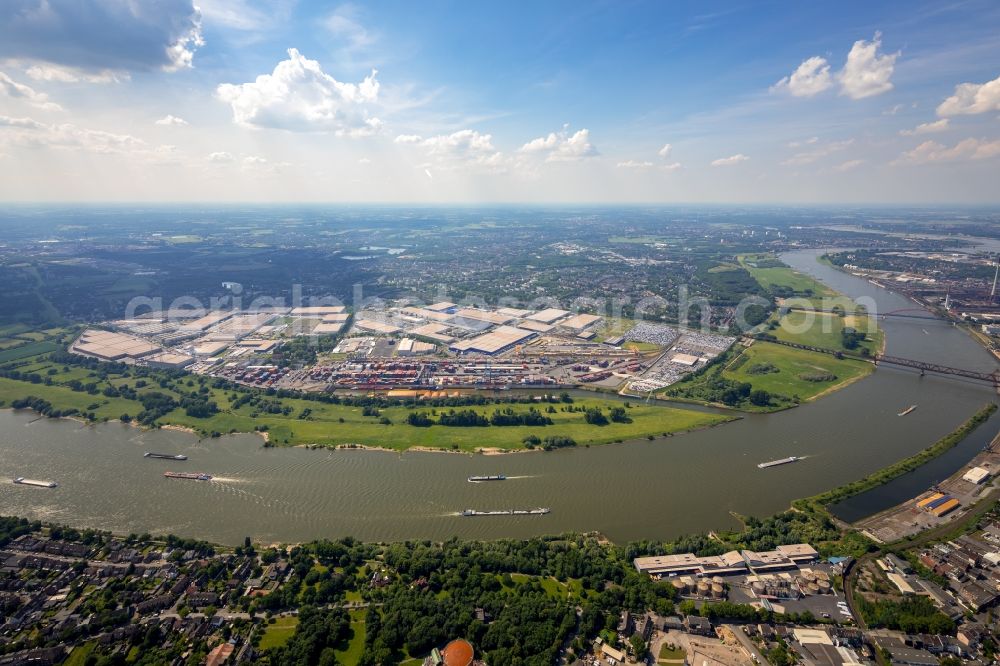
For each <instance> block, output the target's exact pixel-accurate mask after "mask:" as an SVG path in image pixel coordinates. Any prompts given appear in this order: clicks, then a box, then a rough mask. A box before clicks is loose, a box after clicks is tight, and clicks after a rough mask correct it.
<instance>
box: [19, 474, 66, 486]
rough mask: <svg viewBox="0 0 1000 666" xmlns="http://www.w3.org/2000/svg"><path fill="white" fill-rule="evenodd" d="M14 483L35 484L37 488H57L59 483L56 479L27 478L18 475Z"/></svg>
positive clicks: (21, 484)
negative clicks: (39, 479)
mask: <svg viewBox="0 0 1000 666" xmlns="http://www.w3.org/2000/svg"><path fill="white" fill-rule="evenodd" d="M14 483H16V484H18V485H20V486H35V487H36V488H55V487H56V486H58V485H59V484H58V483H56V482H55V481H38V480H37V479H26V478H24V477H23V476H19V477H16V478H15V479H14Z"/></svg>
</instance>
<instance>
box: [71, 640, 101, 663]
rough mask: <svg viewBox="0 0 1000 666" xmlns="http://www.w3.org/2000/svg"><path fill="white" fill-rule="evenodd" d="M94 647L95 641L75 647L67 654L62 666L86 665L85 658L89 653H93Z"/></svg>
mask: <svg viewBox="0 0 1000 666" xmlns="http://www.w3.org/2000/svg"><path fill="white" fill-rule="evenodd" d="M96 646H97V641H88V642H86V643H83V644H82V645H77V646H76V647H75V648H73V651H72V652H70V653H69V657H67V658H66V661H64V662H63V666H84V665H85V664H86V663H87V657H89V656H90V653H91V652H93V651H94V648H95V647H96Z"/></svg>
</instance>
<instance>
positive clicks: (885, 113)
mask: <svg viewBox="0 0 1000 666" xmlns="http://www.w3.org/2000/svg"><path fill="white" fill-rule="evenodd" d="M903 106H904V105H903V104H894V105H892V106H890V107H889V108H888V109H886V110H885V111H883V112H882V115H883V116H894V115H896V114H897V113H899V112H900V111H902V110H903Z"/></svg>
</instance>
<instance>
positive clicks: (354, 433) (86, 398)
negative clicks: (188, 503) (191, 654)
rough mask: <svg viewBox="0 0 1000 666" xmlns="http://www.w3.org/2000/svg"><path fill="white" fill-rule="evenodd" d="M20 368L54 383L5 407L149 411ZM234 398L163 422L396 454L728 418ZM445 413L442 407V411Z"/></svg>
mask: <svg viewBox="0 0 1000 666" xmlns="http://www.w3.org/2000/svg"><path fill="white" fill-rule="evenodd" d="M39 344H47V343H39ZM18 370H19V371H21V372H23V373H36V374H38V375H39V376H41V377H43V378H44V379H45V380H47V381H50V382H51V385H46V384H45V383H31V382H27V381H22V380H14V379H10V378H0V404H2V405H10V404H11V402H13V401H14V400H17V399H20V398H26V397H28V396H35V397H39V398H42V399H45V400H48V401H49V402H50V403H52V405H53V407H54V408H55V409H58V410H66V409H69V408H75V409H77V410H79V411H81V412H92V413H93V414H94V417H95V418H96V419H97V420H110V419H117V418H119V417H120V416H122V415H123V414H128V415H130V416H132V417H135V416H136V415H138V414H139V413H140V412H141V411H142V409H143V408H142V405H141V404H140V403H139V402H138V401H136V400H129V399H125V398H121V397H110V398H109V397H105V396H104V395H103V394H102V392H103V390H104V388H106V387H108V386H116V387H117V386H122V385H123V384H129V385H130V386H134V385H135V379H134V378H129V377H122V376H120V375H109V376H107V377H106V378H102V377H100V376H99V375H98V374H97V373H96V372H94V371H90V370H87V369H86V368H81V367H77V366H62V365H59V364H54V363H52V362H50V361H48V360H47V359H46V358H45V357H44V356H38V357H36V358H31V359H22V361H21V365H19V367H18ZM198 379H199V378H195V377H190V378H184V379H181V380H177V381H176V383H175V384H168V388H163V387H160V386H158V385H157V383H156V382H153V381H150V382H149V385H148V386H146V387H144V388H142V389H139V393H140V394H142V393H148V392H150V391H156V392H160V393H166V394H168V395H171V396H173V397H174V398H179V397H180V395H181V393H180V390H183V391H184V392H190V391H192V390H194V389H195V388H196V387H197V380H198ZM74 380H76V381H79V382H82V383H83V384H89V383H93V384H95V385H96V390H97V393H96V394H89V393H87V392H83V391H74V390H72V389H71V388H70V387H69V386H67V383H68V382H71V381H74ZM189 382H190V385H189ZM175 389H179V390H175ZM231 395H232V392H227V391H223V390H220V389H209V393H208V396H207V397H208V398H209V399H210V400H212V401H213V402H215V403H216V404H217V405H218V407H219V412H218V413H216V414H215V415H213V416H211V417H208V418H196V417H192V416H188V415H187V414H186V413H185V411H184V410H183V409H181V408H178V409H175V410H173V411H172V412H169V413H168V414H166V415H165V416H163V417H161V418H160V419H159V420H158V423H159V424H161V425H175V426H182V427H186V428H190V429H192V430H194V431H195V432H198V433H199V434H201V435H202V436H208V435H210V434H212V433H220V434H225V433H232V432H253V431H254V430H255V429H258V428H266V430H267V432H268V437H269V438H270V441H271V442H272V443H274V444H276V445H283V444H289V445H298V444H309V445H328V446H337V445H360V446H367V447H382V448H390V449H396V450H404V449H408V448H411V447H415V446H419V447H427V448H436V449H452V450H461V451H467V452H472V451H476V450H478V449H482V448H498V449H508V450H512V449H521V448H524V444H523V441H522V440H523V439H524V437H525V436H527V435H537V436H538V437H539V438H541V439H545V438H546V437H548V436H560V437H571V438H573V439H574V440H575V441H576V442H577V444H579V445H581V446H584V445H590V444H604V443H608V442H614V441H621V440H627V439H640V438H644V437H648V436H659V435H663V434H666V433H676V432H683V431H687V430H693V429H698V428H704V427H707V426H711V425H715V424H717V423H721V422H722V421H724V420H725V418H724V417H719V416H717V415H712V414H704V413H701V412H695V411H691V410H684V409H677V408H672V407H662V406H659V405H642V404H638V405H632V406H630V407H629V408H628V410H627V411H628V416H629V418H630V422H628V423H609V424H608V425H605V426H596V425H590V424H588V423H587V422H586V421H585V419H584V415H583V414H582V413H581V412H570V411H563V410H566V409H567V408H568V406H567V405H564V404H561V403H559V404H555V405H553V407H554V409H555V412H553V413H550V414H547V416H548V417H549V418H551V419H552V421H553V422H554V423H553V425H550V426H506V427H501V426H488V427H449V426H441V425H433V426H430V427H415V426H411V425H409V424H408V423H407V422H406V418H407V415H408V414H409V413H410V412H412V411H414V408H412V407H409V406H407V407H403V406H394V407H388V408H384V409H382V410H381V412H380V414H378V415H376V416H364V414H363V410H362V408H361V407H354V406H348V405H339V404H325V403H320V402H314V401H311V400H304V399H298V398H284V399H277V398H274V399H273V400H277V401H278V403H280V405H281V406H282V407H286V408H288V410H290V413H289V414H288V415H285V414H282V413H277V414H272V413H266V412H261V411H259V408H258V407H254V406H252V405H243V406H241V407H238V408H234V407H233V406H232V403H231V400H230V398H231ZM621 404H622V403H620V402H617V401H611V400H600V399H590V398H588V399H578V400H576V401H575V402H574V403H573V405H572V406H573V407H578V408H579V407H583V408H588V407H596V408H599V409H601V410H603V411H604V412H605V413H608V411H609V410H610V408H611V407H613V406H619V405H621ZM504 406H505V405H482V406H475V407H460V408H457V409H472V410H474V411H476V412H478V413H480V414H483V415H484V416H487V417H488V416H489V415H490V414H492V413H493V411H494V410H495V409H498V408H500V407H504ZM537 407H538V409H539V410H540V411H543V412H544V411H545V409H546V407H547V405H545V404H540V405H538V406H537ZM512 408H513V409H514V411H516V412H525V411H527V410H528V409H529V408H530V406H529V405H523V404H517V405H512ZM415 409H416V411H426V412H428V413H430V414H431V418H434V414H433V413H432V408H429V407H424V406H420V405H417V406H416V408H415ZM442 409H443V408H438V411H439V412H440V411H442ZM306 410H309V411H308V413H305V412H306ZM382 417H384V418H386V419H388V420H389V422H390V423H389V424H384V423H381V422H380V420H381V418H382Z"/></svg>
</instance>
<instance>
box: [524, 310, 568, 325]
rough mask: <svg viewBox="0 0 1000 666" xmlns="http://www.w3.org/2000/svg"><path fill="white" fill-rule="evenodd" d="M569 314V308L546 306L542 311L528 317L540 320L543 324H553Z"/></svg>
mask: <svg viewBox="0 0 1000 666" xmlns="http://www.w3.org/2000/svg"><path fill="white" fill-rule="evenodd" d="M568 314H569V311H568V310H560V309H558V308H546V309H544V310H542V311H541V312H536V313H535V314H533V315H528V319H532V320H534V321H540V322H542V323H543V324H552V323H554V322H556V321H558V320H560V319H562V318H563V317H565V316H566V315H568Z"/></svg>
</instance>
